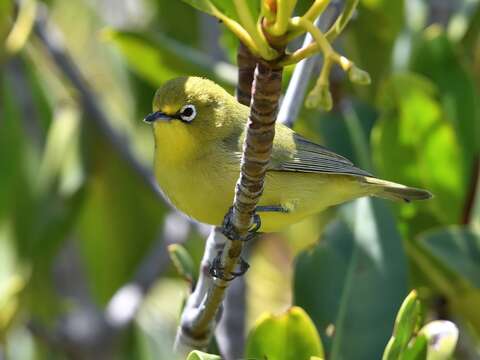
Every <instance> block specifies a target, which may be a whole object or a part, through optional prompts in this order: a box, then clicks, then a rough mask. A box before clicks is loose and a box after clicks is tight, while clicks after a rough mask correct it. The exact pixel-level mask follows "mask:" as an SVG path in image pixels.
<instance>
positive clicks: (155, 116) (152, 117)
mask: <svg viewBox="0 0 480 360" xmlns="http://www.w3.org/2000/svg"><path fill="white" fill-rule="evenodd" d="M157 120H170V116H168V115H167V114H165V113H163V112H161V111H155V112H153V113H151V114H148V115H147V116H145V119H143V121H145V122H146V123H147V124H151V123H153V122H155V121H157Z"/></svg>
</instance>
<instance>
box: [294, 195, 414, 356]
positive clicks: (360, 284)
mask: <svg viewBox="0 0 480 360" xmlns="http://www.w3.org/2000/svg"><path fill="white" fill-rule="evenodd" d="M343 209H344V211H343V212H342V217H341V218H340V219H339V220H337V221H336V222H334V223H332V224H330V226H329V227H328V228H327V230H326V232H325V234H324V236H323V238H322V239H321V241H320V242H319V243H318V245H317V246H315V247H314V248H313V249H311V250H309V251H306V252H304V253H302V254H301V255H300V256H299V257H298V259H297V262H296V266H295V277H294V301H295V304H298V305H299V306H301V307H303V308H304V309H305V310H306V311H307V312H308V314H309V315H310V316H311V317H312V319H313V321H314V322H315V325H316V326H317V329H318V330H319V332H320V335H321V337H322V339H323V340H324V344H325V348H326V351H327V354H329V358H330V359H334V360H335V359H353V358H358V359H379V358H381V355H382V352H383V349H384V347H385V344H386V343H387V340H388V334H389V333H390V332H391V329H392V327H393V322H394V319H395V314H396V312H397V309H398V308H399V306H400V304H401V302H402V301H403V299H404V297H405V294H406V292H407V289H406V263H405V261H406V260H405V255H404V252H403V249H402V246H401V238H400V235H399V233H398V231H397V229H396V226H395V222H394V219H393V217H392V215H391V213H390V211H389V209H388V208H387V207H386V205H385V203H383V202H382V201H381V200H378V199H367V198H363V199H360V200H357V201H356V202H355V203H354V204H353V205H351V206H348V207H344V208H343ZM352 222H353V223H352ZM312 281H313V282H312Z"/></svg>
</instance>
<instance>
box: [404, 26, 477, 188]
mask: <svg viewBox="0 0 480 360" xmlns="http://www.w3.org/2000/svg"><path fill="white" fill-rule="evenodd" d="M422 35H423V36H422V38H421V39H420V41H419V42H418V43H417V44H416V47H415V50H414V51H413V54H412V60H411V61H412V64H411V69H412V70H413V71H415V72H418V73H420V74H422V75H424V76H426V77H428V78H429V79H430V80H431V81H432V82H434V83H435V85H436V87H437V88H438V92H439V95H440V97H441V105H442V109H443V111H444V114H445V119H446V120H448V121H449V122H451V123H452V124H453V126H454V128H455V131H456V133H457V137H458V139H459V141H458V143H459V145H460V146H461V148H462V149H463V152H462V154H463V156H462V158H461V159H460V160H461V163H462V164H463V166H464V169H465V171H464V173H465V176H466V179H470V170H471V169H472V167H473V161H474V156H475V154H476V153H478V151H479V149H480V142H479V141H478V134H480V113H479V111H478V109H479V105H480V104H479V102H478V100H477V99H478V92H477V90H476V87H475V83H474V80H473V74H472V71H471V70H470V69H469V68H467V67H466V66H465V61H464V59H462V57H461V56H460V54H459V52H458V51H457V49H455V48H454V46H453V44H452V43H451V41H450V40H449V39H448V37H447V34H446V33H445V32H444V31H443V30H442V29H441V28H440V27H438V26H431V27H429V28H428V30H427V31H425V32H423V34H422Z"/></svg>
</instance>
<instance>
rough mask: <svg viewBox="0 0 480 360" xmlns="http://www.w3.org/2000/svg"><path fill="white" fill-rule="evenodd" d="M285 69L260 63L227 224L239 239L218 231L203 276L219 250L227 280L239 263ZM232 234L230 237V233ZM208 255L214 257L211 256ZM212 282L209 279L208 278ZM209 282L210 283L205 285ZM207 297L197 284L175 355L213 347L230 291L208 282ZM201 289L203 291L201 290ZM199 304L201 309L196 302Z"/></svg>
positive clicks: (217, 280)
mask: <svg viewBox="0 0 480 360" xmlns="http://www.w3.org/2000/svg"><path fill="white" fill-rule="evenodd" d="M281 79H282V68H279V67H274V66H272V65H271V64H269V63H266V62H263V61H260V62H259V63H258V64H257V67H256V69H255V75H254V81H253V87H252V102H251V107H250V109H251V110H250V116H249V119H248V123H247V133H246V137H245V142H244V150H243V155H242V160H241V173H240V178H239V180H238V182H237V186H236V193H235V199H234V205H233V211H232V212H231V214H229V215H227V217H226V219H227V220H228V221H227V223H228V224H229V225H230V226H231V228H232V229H231V230H233V232H234V233H235V234H237V236H233V237H232V239H229V238H227V237H226V236H225V235H224V234H223V233H222V229H219V228H216V229H215V231H213V232H212V233H211V234H210V238H209V239H208V240H207V249H206V251H205V255H204V260H207V262H203V266H204V267H203V269H204V272H205V270H206V267H207V266H208V267H209V266H210V263H209V260H210V261H211V259H212V258H213V257H214V256H215V250H217V251H218V249H221V248H222V246H224V249H223V251H222V258H221V267H222V268H223V269H224V271H225V273H226V274H230V273H232V272H233V270H234V268H235V266H236V264H237V263H238V261H239V259H240V254H241V252H242V249H243V246H244V241H243V239H244V238H245V236H246V235H247V234H248V230H249V228H250V226H251V224H252V216H253V214H254V212H255V207H256V205H257V203H258V201H259V199H260V196H261V195H262V192H263V183H264V177H265V173H266V170H267V166H268V163H269V161H270V154H271V150H272V144H273V138H274V136H275V119H276V115H277V111H278V103H279V98H280V93H281ZM230 234H231V233H230ZM208 253H210V255H208ZM205 278H208V275H206V276H205ZM206 281H207V280H206ZM208 282H209V284H208V285H209V286H208V291H207V292H206V293H205V292H204V290H205V289H204V288H203V287H202V288H200V285H201V284H199V285H198V286H197V289H196V290H195V292H194V294H192V296H191V297H190V298H189V301H188V303H187V305H186V307H185V310H184V312H183V314H182V319H181V324H180V327H179V330H178V333H177V339H176V349H177V351H183V352H186V351H188V350H189V349H192V348H206V347H207V346H208V343H209V342H210V338H211V336H212V334H213V330H214V328H215V326H216V322H217V317H218V314H219V309H220V306H221V303H222V301H223V299H224V296H225V291H226V289H227V288H228V286H229V285H230V283H229V282H228V281H226V280H223V279H220V278H214V279H212V278H208ZM199 288H200V289H199ZM199 299H201V302H200V303H198V300H199Z"/></svg>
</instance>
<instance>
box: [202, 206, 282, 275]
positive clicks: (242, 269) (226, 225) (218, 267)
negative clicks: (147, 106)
mask: <svg viewBox="0 0 480 360" xmlns="http://www.w3.org/2000/svg"><path fill="white" fill-rule="evenodd" d="M257 212H279V213H288V212H289V211H288V209H286V208H284V207H283V206H281V205H269V206H257V207H256V208H255V213H254V214H253V222H252V227H251V228H250V229H249V230H248V232H247V234H246V235H244V236H240V234H238V233H237V231H236V230H235V227H234V226H233V224H232V220H231V217H232V213H233V206H232V207H230V209H228V212H227V214H226V215H225V218H224V219H223V224H222V227H221V231H222V233H223V234H224V235H225V236H226V237H227V238H229V239H230V240H232V241H234V240H240V241H251V240H253V239H255V238H257V237H258V236H259V235H260V233H259V231H258V230H259V229H260V227H261V226H262V221H261V219H260V216H259V215H258V214H257ZM249 267H250V265H249V264H248V263H247V262H246V261H245V260H244V259H243V258H242V257H240V258H239V260H238V271H232V272H230V274H229V275H227V274H225V271H224V270H225V269H224V268H223V266H222V251H219V252H218V254H217V256H216V257H215V258H214V259H213V261H212V264H211V265H210V269H209V273H210V275H211V276H212V277H216V278H219V279H223V280H225V281H231V280H233V279H235V278H236V277H238V276H242V275H243V274H245V273H246V272H247V270H248V268H249Z"/></svg>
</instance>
